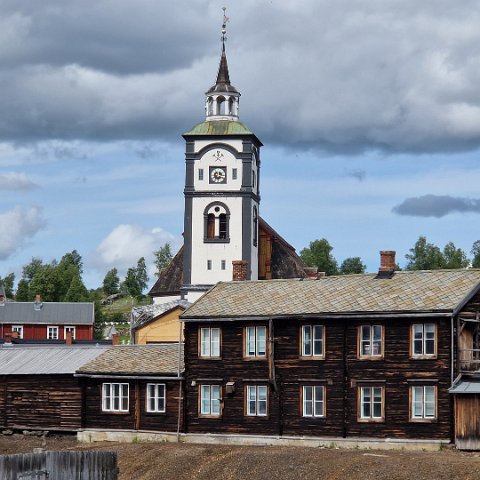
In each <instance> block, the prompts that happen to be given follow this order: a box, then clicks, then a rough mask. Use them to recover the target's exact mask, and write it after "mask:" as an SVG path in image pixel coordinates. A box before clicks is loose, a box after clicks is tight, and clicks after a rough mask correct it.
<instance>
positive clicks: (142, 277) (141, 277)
mask: <svg viewBox="0 0 480 480" xmlns="http://www.w3.org/2000/svg"><path fill="white" fill-rule="evenodd" d="M136 273H137V281H138V287H139V288H140V294H141V293H142V292H143V291H144V290H145V289H146V288H147V285H148V280H149V278H148V275H147V265H146V264H145V257H141V258H140V259H139V260H138V262H137V268H136Z"/></svg>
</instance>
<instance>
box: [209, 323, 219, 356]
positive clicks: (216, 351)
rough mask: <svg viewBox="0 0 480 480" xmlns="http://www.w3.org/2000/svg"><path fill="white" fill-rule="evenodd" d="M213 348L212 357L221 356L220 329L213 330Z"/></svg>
mask: <svg viewBox="0 0 480 480" xmlns="http://www.w3.org/2000/svg"><path fill="white" fill-rule="evenodd" d="M211 333H212V335H211V338H212V346H211V355H212V357H219V356H220V329H219V328H212V332H211Z"/></svg>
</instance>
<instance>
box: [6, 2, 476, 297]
mask: <svg viewBox="0 0 480 480" xmlns="http://www.w3.org/2000/svg"><path fill="white" fill-rule="evenodd" d="M224 4H225V5H226V7H227V15H228V16H229V17H230V22H229V23H228V41H227V56H228V61H229V67H230V78H231V81H232V83H233V84H234V85H235V86H236V87H237V89H238V90H239V91H240V92H241V93H242V97H241V100H240V119H241V121H243V122H244V123H246V124H247V125H248V126H249V128H250V129H252V130H253V131H254V132H255V133H256V134H257V135H258V137H259V138H260V139H261V140H262V141H263V143H264V147H263V149H262V171H261V195H262V201H261V215H262V216H263V217H264V218H265V219H266V220H267V222H269V223H270V224H271V225H272V226H273V227H274V228H275V229H276V230H277V231H279V232H280V233H281V234H282V235H283V236H284V237H285V238H286V239H287V240H288V241H289V242H290V243H291V244H293V245H294V246H295V247H296V248H297V250H298V251H299V250H301V249H302V248H303V247H305V246H307V245H308V243H309V242H310V241H311V240H314V239H317V238H326V239H328V240H329V242H330V243H331V245H332V246H333V247H334V250H333V254H334V255H335V257H336V258H337V260H339V261H342V260H343V259H344V258H346V257H349V256H360V257H361V258H362V259H363V260H364V262H365V263H366V264H367V267H368V270H369V271H375V270H376V269H377V268H378V261H379V254H378V252H379V250H381V249H393V250H396V251H397V260H398V262H399V263H400V265H404V264H405V259H404V256H405V254H406V253H407V252H408V249H409V248H411V247H412V246H413V245H414V243H415V241H416V240H417V239H418V237H419V236H420V235H426V236H427V238H428V240H429V241H430V242H432V243H435V244H437V245H439V246H440V247H442V248H443V246H444V245H445V244H446V243H447V242H448V241H453V242H454V243H455V244H456V245H457V247H461V248H463V249H464V250H465V251H466V252H467V253H468V252H469V250H470V248H471V246H472V244H473V242H474V241H475V240H478V239H480V232H479V229H478V228H477V225H478V215H479V213H480V200H479V199H480V193H479V188H478V185H480V163H479V161H478V158H479V147H480V91H479V90H478V85H479V81H480V78H479V77H480V51H479V50H478V45H479V44H480V31H479V29H478V24H479V20H480V5H479V4H478V2H474V1H469V0H466V1H464V2H454V3H452V2H447V1H443V0H435V1H433V0H432V1H428V0H426V1H423V2H421V3H420V4H419V2H416V1H410V0H402V1H394V0H389V1H385V0H382V1H380V0H376V1H374V0H369V1H367V0H364V1H359V2H355V3H354V4H352V3H351V2H349V1H346V0H345V1H344V0H338V1H336V2H329V1H326V0H325V1H324V0H304V1H302V0H300V1H298V0H297V1H293V0H282V1H266V0H244V1H242V2H238V1H236V2H234V1H233V0H226V1H224V2H220V1H217V0H212V1H207V0H189V1H186V0H177V1H170V0H161V1H158V2H151V1H149V0H136V1H135V2H134V1H133V0H128V1H127V0H115V2H113V1H106V0H97V1H96V2H95V3H91V2H78V1H75V0H43V1H42V2H37V1H34V0H15V1H13V0H12V1H10V0H7V1H5V2H2V4H1V5H0V13H1V15H0V19H1V20H0V87H1V91H2V96H1V98H0V112H1V114H0V115H1V116H0V200H1V201H0V276H5V275H6V274H8V273H10V272H15V274H16V275H17V280H18V279H19V277H20V275H21V267H22V265H24V264H25V263H28V262H29V261H30V259H31V258H32V257H40V258H43V260H44V261H51V260H52V259H53V258H57V259H59V258H60V257H61V256H62V255H63V254H64V253H66V252H68V251H71V250H73V249H76V250H78V251H79V253H80V254H81V255H82V257H83V260H84V264H85V266H84V279H85V281H86V284H87V286H88V287H89V288H94V287H96V286H99V285H100V284H101V281H102V279H103V276H104V275H105V273H106V272H107V271H108V270H109V269H110V268H112V267H117V268H118V269H119V270H120V272H121V274H122V275H124V273H125V271H126V269H127V268H128V267H129V266H133V265H135V264H136V261H137V259H138V258H139V257H140V256H145V257H146V258H147V261H148V262H149V264H150V265H151V261H152V252H153V250H156V249H158V248H159V247H160V246H161V245H163V244H164V243H165V242H166V241H169V242H171V244H172V246H173V247H174V248H178V247H179V246H180V244H181V233H182V229H183V181H184V144H183V139H182V137H181V134H182V133H183V132H185V131H187V130H189V129H190V128H191V127H192V126H193V125H194V124H196V123H198V122H200V121H202V120H203V119H204V108H203V107H204V92H205V91H206V90H207V89H208V88H209V87H210V86H211V84H212V83H213V82H214V80H215V76H216V71H217V67H218V61H219V54H220V27H221V21H222V10H221V8H222V6H224ZM152 274H153V268H152V267H151V276H152Z"/></svg>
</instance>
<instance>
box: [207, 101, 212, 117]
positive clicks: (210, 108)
mask: <svg viewBox="0 0 480 480" xmlns="http://www.w3.org/2000/svg"><path fill="white" fill-rule="evenodd" d="M207 115H208V116H211V115H213V100H212V97H209V99H208V101H207Z"/></svg>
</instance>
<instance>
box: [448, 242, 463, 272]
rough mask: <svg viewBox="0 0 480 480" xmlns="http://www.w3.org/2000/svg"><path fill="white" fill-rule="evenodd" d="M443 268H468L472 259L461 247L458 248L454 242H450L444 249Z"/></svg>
mask: <svg viewBox="0 0 480 480" xmlns="http://www.w3.org/2000/svg"><path fill="white" fill-rule="evenodd" d="M443 258H444V262H445V263H444V267H443V268H467V267H468V266H469V265H470V260H469V259H468V258H467V255H466V254H465V252H464V251H463V250H462V249H461V248H456V247H455V245H454V243H453V242H448V243H447V244H446V245H445V247H444V249H443Z"/></svg>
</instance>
